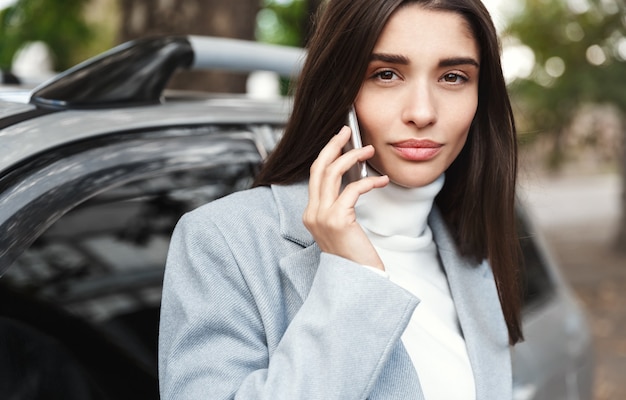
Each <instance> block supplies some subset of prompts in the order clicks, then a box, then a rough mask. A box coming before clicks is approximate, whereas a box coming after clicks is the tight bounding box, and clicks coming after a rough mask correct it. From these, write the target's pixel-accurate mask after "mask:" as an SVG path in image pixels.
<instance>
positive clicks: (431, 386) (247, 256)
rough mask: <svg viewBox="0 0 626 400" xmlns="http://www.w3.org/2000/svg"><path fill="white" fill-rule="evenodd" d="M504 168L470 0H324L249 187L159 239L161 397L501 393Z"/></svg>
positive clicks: (505, 153)
mask: <svg viewBox="0 0 626 400" xmlns="http://www.w3.org/2000/svg"><path fill="white" fill-rule="evenodd" d="M353 103H354V106H355V108H356V113H357V114H358V116H359V120H360V125H361V131H362V135H363V136H362V139H363V142H364V144H365V147H363V148H361V149H356V150H352V151H349V152H347V153H345V154H343V155H342V151H341V149H342V148H343V147H344V145H345V144H346V143H347V142H348V140H349V136H350V132H349V129H348V128H346V127H344V128H341V126H342V125H343V123H344V121H345V118H346V114H347V112H348V109H349V108H350V106H351V104H353ZM340 128H341V129H340ZM337 131H339V132H338V133H337ZM358 161H366V162H367V164H368V169H369V176H368V177H367V178H364V179H361V180H358V181H355V182H352V183H350V184H348V185H345V186H344V185H342V177H343V175H344V174H345V173H346V171H348V169H349V168H350V167H352V166H353V165H354V164H355V163H357V162H358ZM515 176H516V142H515V129H514V124H513V118H512V113H511V108H510V103H509V100H508V96H507V93H506V88H505V84H504V79H503V77H502V71H501V67H500V61H499V52H498V42H497V39H496V35H495V29H494V27H493V24H492V22H491V20H490V18H489V15H488V12H487V11H486V10H485V8H484V6H483V5H482V4H481V3H480V1H479V0H416V1H407V0H358V1H357V0H331V1H330V2H329V4H328V6H327V7H326V10H325V12H324V14H323V15H322V17H321V20H320V21H319V25H318V28H317V31H316V33H315V35H314V37H313V38H312V39H311V42H310V45H309V52H308V57H307V62H306V64H305V66H304V69H303V72H302V74H301V77H300V81H299V83H298V86H297V88H296V92H295V97H294V109H293V113H292V116H291V118H290V120H289V122H288V125H287V128H286V132H285V136H284V138H283V140H282V141H281V142H280V144H279V145H278V147H277V149H276V150H275V152H274V153H273V154H272V155H271V157H270V158H269V160H268V162H267V163H266V165H265V166H264V169H263V170H262V172H261V174H260V175H259V177H258V179H257V181H256V188H254V189H252V190H250V191H246V192H240V193H236V194H234V195H231V196H228V197H227V198H225V199H222V200H219V201H215V202H213V203H211V204H209V205H206V206H204V207H201V208H200V209H198V210H196V211H193V212H192V213H190V214H188V215H186V216H185V217H183V218H182V219H181V222H180V223H179V225H178V226H177V228H176V231H175V233H174V235H173V238H172V245H171V249H170V255H169V257H168V265H167V268H166V274H165V281H164V292H163V303H162V314H161V328H160V329H161V330H160V365H159V366H160V379H161V394H162V396H163V398H177V399H178V398H210V399H226V398H245V399H248V398H271V399H300V398H301V399H364V398H369V399H411V398H416V399H426V400H431V399H481V400H482V399H497V400H501V399H506V398H511V397H512V394H511V391H512V383H511V365H510V356H509V345H510V344H514V343H516V342H517V341H519V340H521V337H522V334H521V323H520V296H519V289H518V286H517V279H518V278H517V275H518V267H517V240H516V233H515V224H514V215H513V213H514V205H513V202H514V188H515Z"/></svg>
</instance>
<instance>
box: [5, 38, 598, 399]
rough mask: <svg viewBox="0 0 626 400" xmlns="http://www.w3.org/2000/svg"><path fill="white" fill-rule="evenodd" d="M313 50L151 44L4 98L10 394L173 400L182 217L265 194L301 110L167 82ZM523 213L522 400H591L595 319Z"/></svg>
mask: <svg viewBox="0 0 626 400" xmlns="http://www.w3.org/2000/svg"><path fill="white" fill-rule="evenodd" d="M305 56H306V54H305V53H304V51H303V50H302V49H296V48H287V47H281V46H275V45H268V44H261V43H255V42H247V41H241V40H234V39H223V38H211V37H200V36H176V37H173V36H166V37H157V38H146V39H141V40H137V41H133V42H129V43H125V44H122V45H120V46H118V47H116V48H113V49H111V50H110V51H108V52H106V53H104V54H102V55H99V56H97V57H94V58H93V59H90V60H87V61H85V62H83V63H81V64H79V65H77V66H76V67H74V68H71V69H70V70H68V71H65V72H63V73H61V74H59V75H58V76H56V77H54V78H53V79H52V80H50V81H48V82H45V83H44V84H42V85H41V86H39V87H37V88H35V89H34V90H33V91H32V92H29V95H28V96H17V97H16V96H15V93H12V94H11V96H10V97H8V98H6V97H4V98H3V96H2V93H0V148H2V152H1V153H0V275H1V276H2V277H1V278H0V297H1V298H0V336H2V338H3V340H2V341H1V342H2V343H4V344H0V353H1V354H2V356H1V357H0V360H4V362H5V363H6V365H2V366H1V367H2V370H3V371H9V372H7V373H3V377H2V378H0V390H1V392H2V393H4V394H5V395H8V394H10V395H9V397H11V395H15V397H17V398H37V393H46V394H47V396H48V397H52V398H54V396H52V394H53V393H56V394H57V397H58V398H64V399H71V398H81V399H89V398H104V399H125V398H133V399H135V398H142V399H151V398H154V399H156V398H158V396H159V394H158V380H157V335H158V320H159V306H160V296H161V287H162V278H163V272H164V265H165V257H166V253H167V249H168V245H169V238H170V235H171V233H172V230H173V227H174V225H175V224H176V222H177V221H178V219H179V218H180V216H181V215H182V214H183V213H185V212H187V211H189V210H192V209H194V208H196V207H198V206H200V205H202V204H204V203H207V202H210V201H212V200H214V199H217V198H219V197H222V196H225V195H227V194H229V193H232V192H234V191H238V190H242V189H245V188H247V187H249V186H250V184H251V182H252V180H253V178H254V176H255V174H256V173H257V172H258V171H259V167H260V165H261V164H262V163H263V160H264V159H265V158H266V157H267V155H268V154H269V153H271V151H272V149H273V148H274V146H275V144H276V143H277V141H278V140H280V137H281V134H282V130H283V127H284V125H285V122H286V119H287V118H288V116H289V112H290V106H291V104H290V99H289V98H288V97H278V98H268V99H254V98H250V97H248V96H246V95H234V94H232V95H231V94H210V93H192V92H179V91H169V90H165V89H164V88H165V86H166V83H167V81H168V80H169V78H170V76H171V75H172V74H173V73H174V72H175V71H176V70H177V69H179V68H188V69H227V70H231V71H241V72H249V71H255V70H265V71H273V72H275V73H277V74H280V75H282V76H286V77H288V76H294V75H295V74H297V72H298V71H299V68H300V66H301V63H302V60H303V59H304V57H305ZM19 99H26V101H18V100H19ZM518 218H519V229H520V232H519V235H520V239H521V242H522V247H523V253H524V259H525V265H526V271H527V273H526V279H525V292H524V297H525V299H524V300H525V303H524V311H523V326H524V331H525V336H526V340H525V341H524V342H522V343H521V344H518V345H517V346H515V347H514V348H513V350H512V352H513V374H514V396H515V399H517V400H522V399H535V400H539V399H550V400H554V399H590V398H591V393H592V384H593V372H592V371H593V363H592V359H593V347H592V341H591V335H590V329H589V325H588V322H587V318H586V315H585V311H584V310H583V309H582V308H581V306H580V305H579V302H578V301H577V299H576V297H575V295H574V294H573V293H572V291H571V290H570V288H569V287H568V285H567V283H566V281H565V280H564V279H563V277H562V276H561V274H560V270H559V268H558V265H557V264H556V263H555V261H554V259H553V258H551V257H550V253H549V249H548V248H547V245H546V241H545V240H544V239H543V238H542V236H541V232H539V231H538V230H537V229H536V228H535V226H534V225H533V223H532V218H531V217H530V216H529V215H528V213H527V212H526V211H525V207H524V206H523V204H522V203H521V202H520V204H519V206H518ZM23 393H31V394H33V395H32V396H31V397H27V396H26V397H19V396H20V394H23Z"/></svg>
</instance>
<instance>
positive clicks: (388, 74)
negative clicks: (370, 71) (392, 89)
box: [375, 71, 396, 81]
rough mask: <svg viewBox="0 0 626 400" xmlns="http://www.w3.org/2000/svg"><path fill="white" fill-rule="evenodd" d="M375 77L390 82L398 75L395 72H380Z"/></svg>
mask: <svg viewBox="0 0 626 400" xmlns="http://www.w3.org/2000/svg"><path fill="white" fill-rule="evenodd" d="M375 76H376V77H377V78H378V79H380V80H383V81H390V80H392V79H394V78H395V77H396V74H395V73H394V72H393V71H380V72H377V73H376V75H375Z"/></svg>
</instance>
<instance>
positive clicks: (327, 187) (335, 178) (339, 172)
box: [319, 145, 374, 206]
mask: <svg viewBox="0 0 626 400" xmlns="http://www.w3.org/2000/svg"><path fill="white" fill-rule="evenodd" d="M373 155H374V147H372V146H371V145H368V146H365V147H363V148H360V149H354V150H350V151H349V152H347V153H345V154H343V155H342V156H340V157H339V158H337V159H336V160H335V161H334V162H333V163H332V164H330V165H328V166H327V167H326V170H325V171H324V177H323V179H322V181H321V182H320V194H319V196H320V205H322V206H330V205H331V204H332V203H333V202H334V201H335V200H336V198H337V197H338V196H339V192H340V191H341V186H342V178H343V176H344V175H345V174H346V173H347V172H348V170H349V169H350V168H352V167H353V166H354V165H355V164H356V163H357V162H364V161H366V160H368V159H370V158H372V156H373Z"/></svg>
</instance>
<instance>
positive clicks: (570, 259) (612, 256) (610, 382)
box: [520, 173, 626, 400]
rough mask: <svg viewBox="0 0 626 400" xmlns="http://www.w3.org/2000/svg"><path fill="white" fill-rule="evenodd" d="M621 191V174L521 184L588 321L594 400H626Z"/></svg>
mask: <svg viewBox="0 0 626 400" xmlns="http://www.w3.org/2000/svg"><path fill="white" fill-rule="evenodd" d="M621 190H622V189H621V183H620V177H619V176H618V175H617V174H586V175H585V174H568V175H565V176H563V175H562V176H556V175H546V174H541V173H537V174H525V175H522V179H521V180H520V197H521V199H522V201H523V202H524V203H526V205H527V208H528V211H529V213H530V214H531V216H532V217H533V219H534V220H535V223H536V224H537V226H538V227H539V229H541V230H542V231H543V233H544V236H545V237H546V238H547V240H548V245H549V248H550V249H551V251H552V253H553V256H554V257H555V259H556V260H557V262H558V263H559V264H560V266H561V270H562V272H563V275H564V276H565V278H566V280H567V281H568V282H569V284H570V285H571V287H572V289H573V290H574V292H575V293H576V294H577V295H578V297H579V299H580V301H581V303H582V304H583V306H584V307H585V309H586V310H587V314H588V316H589V321H590V323H591V326H592V332H593V337H594V347H595V363H596V366H595V370H594V373H595V384H594V391H593V392H594V397H593V400H623V399H626V379H625V378H626V307H625V305H626V249H623V250H624V251H622V252H621V253H619V252H616V251H615V249H614V238H615V234H616V232H617V228H618V223H619V221H620V220H619V216H620V214H619V213H620V211H619V208H620V205H619V202H620V196H621ZM581 400H582V399H581Z"/></svg>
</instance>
